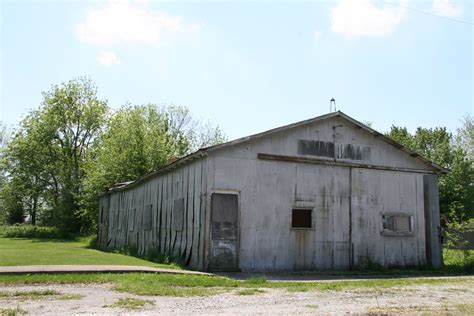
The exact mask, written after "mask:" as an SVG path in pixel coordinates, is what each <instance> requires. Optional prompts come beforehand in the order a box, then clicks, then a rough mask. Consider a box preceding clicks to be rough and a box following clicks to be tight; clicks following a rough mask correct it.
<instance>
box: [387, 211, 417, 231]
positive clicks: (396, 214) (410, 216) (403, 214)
mask: <svg viewBox="0 0 474 316" xmlns="http://www.w3.org/2000/svg"><path fill="white" fill-rule="evenodd" d="M387 217H408V224H409V230H393V229H388V228H385V223H386V221H387ZM381 224H382V230H381V232H380V233H381V234H382V235H384V236H414V235H415V231H414V228H415V227H414V216H413V214H412V213H407V212H388V213H382V214H381Z"/></svg>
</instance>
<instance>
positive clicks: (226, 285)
mask: <svg viewBox="0 0 474 316" xmlns="http://www.w3.org/2000/svg"><path fill="white" fill-rule="evenodd" d="M58 283H59V284H71V283H85V284H87V283H113V284H114V285H115V290H117V291H120V292H125V293H130V294H135V295H145V296H148V295H149V296H207V295H214V294H218V293H222V292H229V291H235V290H237V291H242V290H246V289H266V288H270V289H271V288H277V289H285V290H287V291H291V292H304V291H343V290H353V289H370V290H379V289H387V288H396V287H400V286H410V285H426V284H428V285H437V284H445V283H450V284H456V283H460V284H461V283H463V284H466V283H468V284H472V286H474V279H465V278H400V279H372V280H360V281H329V282H328V281H324V282H270V281H267V280H265V279H251V280H246V281H239V280H235V279H229V278H223V277H217V276H196V275H170V274H144V273H129V274H57V275H41V274H34V275H1V276H0V284H5V285H12V284H58Z"/></svg>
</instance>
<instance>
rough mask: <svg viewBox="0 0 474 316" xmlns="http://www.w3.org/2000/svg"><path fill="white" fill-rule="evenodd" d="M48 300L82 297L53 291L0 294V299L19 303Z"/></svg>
mask: <svg viewBox="0 0 474 316" xmlns="http://www.w3.org/2000/svg"><path fill="white" fill-rule="evenodd" d="M50 298H51V299H59V300H74V299H80V298H82V295H79V294H62V293H59V292H58V291H55V290H41V291H17V292H0V299H15V300H20V301H26V300H43V299H50Z"/></svg>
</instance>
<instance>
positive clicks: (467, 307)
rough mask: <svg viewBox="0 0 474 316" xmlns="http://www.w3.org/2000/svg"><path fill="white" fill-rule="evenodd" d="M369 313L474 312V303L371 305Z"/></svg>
mask: <svg viewBox="0 0 474 316" xmlns="http://www.w3.org/2000/svg"><path fill="white" fill-rule="evenodd" d="M367 311H368V312H369V313H376V314H413V313H422V314H430V315H446V314H453V313H454V314H462V315H465V314H473V313H474V304H456V305H448V304H445V305H442V306H426V305H408V306H384V307H370V308H368V310H367Z"/></svg>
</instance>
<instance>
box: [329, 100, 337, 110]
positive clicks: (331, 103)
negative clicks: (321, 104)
mask: <svg viewBox="0 0 474 316" xmlns="http://www.w3.org/2000/svg"><path fill="white" fill-rule="evenodd" d="M333 104H334V112H336V100H334V98H332V99H331V101H329V112H332V106H333Z"/></svg>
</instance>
